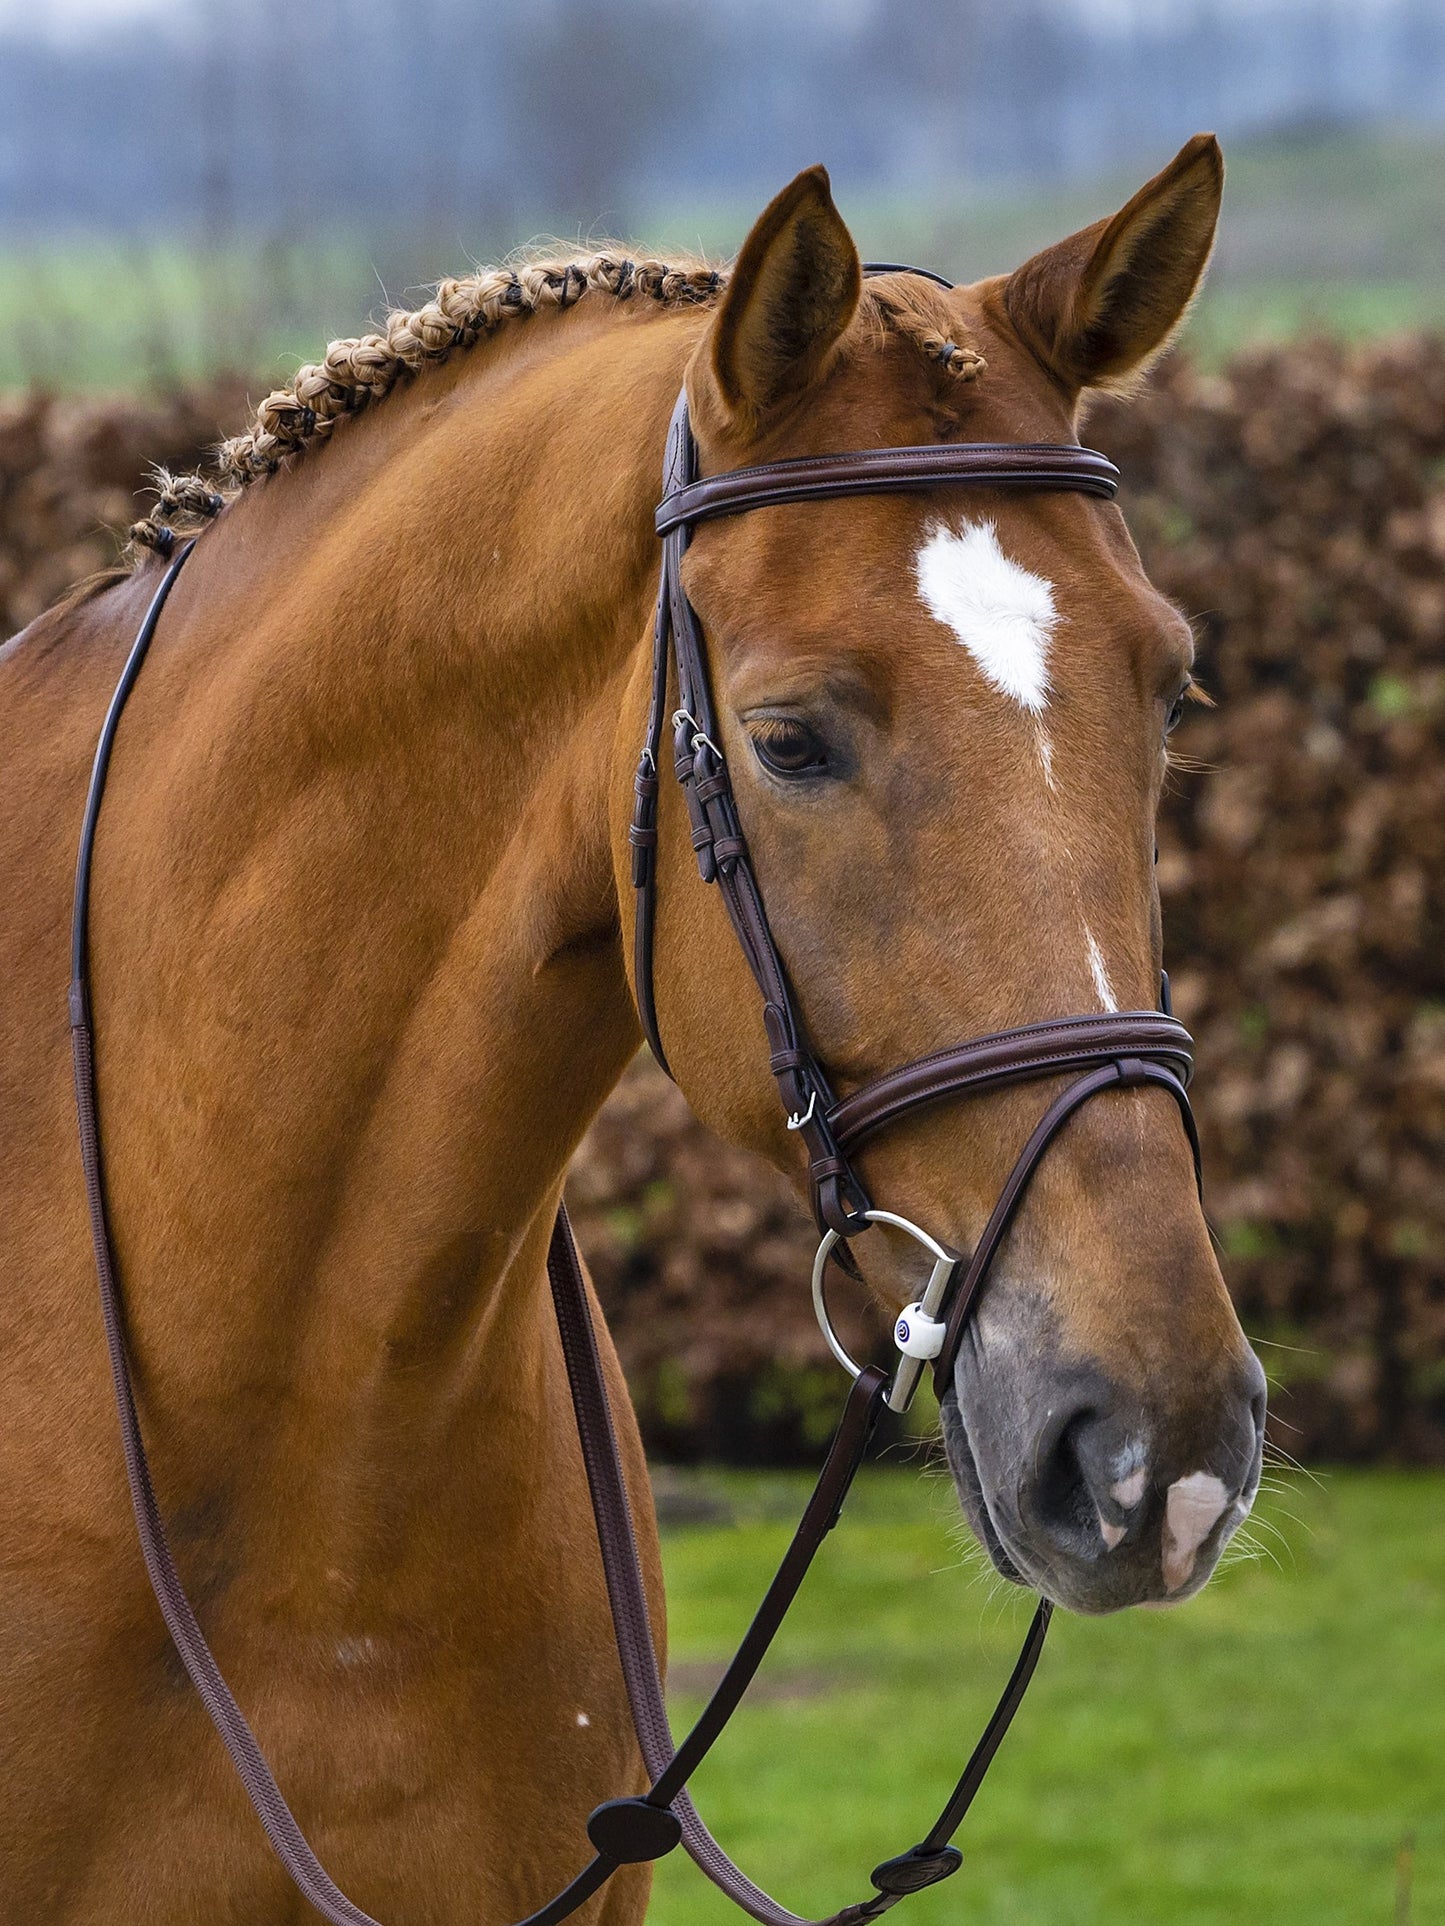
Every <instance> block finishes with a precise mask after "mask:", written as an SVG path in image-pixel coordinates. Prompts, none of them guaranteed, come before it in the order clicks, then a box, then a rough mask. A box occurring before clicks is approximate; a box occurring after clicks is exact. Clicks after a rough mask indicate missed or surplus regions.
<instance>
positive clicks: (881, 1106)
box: [826, 1010, 1194, 1151]
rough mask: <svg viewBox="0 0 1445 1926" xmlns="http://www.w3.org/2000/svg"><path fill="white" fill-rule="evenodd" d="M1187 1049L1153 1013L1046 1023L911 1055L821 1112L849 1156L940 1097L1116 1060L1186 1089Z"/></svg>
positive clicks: (1170, 1021) (1185, 1040)
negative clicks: (1150, 1069)
mask: <svg viewBox="0 0 1445 1926" xmlns="http://www.w3.org/2000/svg"><path fill="white" fill-rule="evenodd" d="M1193 1049H1194V1045H1193V1039H1192V1038H1191V1037H1190V1034H1189V1032H1188V1031H1187V1030H1186V1029H1185V1027H1184V1025H1183V1024H1182V1023H1179V1022H1176V1020H1175V1019H1174V1018H1173V1017H1172V1016H1165V1015H1164V1014H1163V1013H1162V1012H1161V1011H1158V1010H1121V1011H1119V1012H1117V1013H1115V1014H1111V1015H1108V1016H1088V1017H1052V1018H1050V1019H1048V1020H1047V1021H1045V1022H1043V1023H1031V1024H1027V1025H1026V1026H1024V1027H1023V1028H1022V1029H1018V1030H1001V1031H999V1032H997V1033H996V1034H994V1035H992V1036H986V1037H975V1038H973V1039H972V1041H971V1042H968V1043H959V1044H955V1045H954V1046H953V1048H952V1049H949V1050H938V1051H935V1052H934V1053H933V1055H931V1056H927V1057H919V1058H918V1059H917V1061H916V1062H913V1063H906V1064H904V1065H903V1066H902V1068H901V1069H898V1070H890V1071H888V1072H887V1073H886V1074H885V1075H884V1076H881V1077H877V1078H875V1079H874V1081H873V1082H872V1083H869V1084H865V1085H864V1086H863V1088H862V1089H861V1090H855V1091H854V1092H853V1093H852V1095H851V1096H847V1097H844V1098H842V1099H841V1100H840V1101H839V1102H837V1103H835V1104H832V1105H831V1106H830V1107H829V1109H828V1111H827V1113H826V1114H827V1118H828V1123H829V1125H830V1126H831V1128H832V1132H833V1136H834V1139H835V1140H836V1142H837V1145H838V1148H839V1149H840V1150H844V1151H847V1150H855V1149H857V1147H858V1146H859V1145H860V1144H862V1143H864V1142H866V1140H867V1139H868V1138H869V1137H871V1136H873V1135H874V1134H875V1132H877V1131H879V1130H884V1129H886V1128H887V1127H888V1126H889V1125H890V1124H895V1123H897V1122H898V1121H899V1120H900V1118H903V1117H906V1116H908V1115H909V1114H910V1113H911V1112H912V1111H915V1110H921V1109H923V1108H924V1106H925V1105H927V1104H931V1103H938V1102H940V1101H942V1099H943V1098H945V1097H957V1096H962V1095H964V1094H970V1095H975V1096H976V1095H979V1094H980V1093H982V1092H983V1091H986V1090H993V1089H999V1088H1001V1087H1002V1086H1004V1085H1005V1084H1015V1083H1029V1082H1033V1081H1035V1080H1036V1079H1038V1078H1040V1077H1053V1076H1060V1075H1062V1074H1063V1073H1064V1072H1066V1071H1081V1070H1090V1069H1093V1068H1095V1067H1096V1066H1097V1065H1099V1064H1104V1063H1115V1062H1117V1061H1118V1060H1119V1059H1120V1058H1124V1057H1138V1058H1140V1059H1142V1060H1144V1061H1147V1062H1152V1063H1160V1064H1163V1065H1164V1066H1165V1067H1166V1068H1168V1069H1169V1070H1171V1071H1172V1072H1173V1073H1174V1075H1175V1076H1176V1077H1177V1078H1178V1080H1179V1082H1180V1083H1181V1084H1184V1085H1187V1084H1188V1082H1189V1078H1190V1075H1191V1073H1192V1070H1193V1064H1194V1057H1193Z"/></svg>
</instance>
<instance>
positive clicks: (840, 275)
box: [707, 167, 863, 434]
mask: <svg viewBox="0 0 1445 1926" xmlns="http://www.w3.org/2000/svg"><path fill="white" fill-rule="evenodd" d="M862 287H863V276H862V270H861V268H860V267H859V264H858V250H857V248H856V247H855V246H854V245H853V237H852V235H851V234H850V233H849V232H848V230H847V228H846V227H845V226H844V225H843V219H842V216H841V215H840V214H839V212H838V210H837V208H836V207H835V206H834V205H833V196H832V192H831V190H830V188H829V184H828V173H827V169H826V168H823V167H809V168H808V169H806V170H805V172H803V173H801V174H799V176H798V178H797V179H796V180H795V181H792V182H790V183H789V185H788V186H787V187H785V188H784V189H783V191H782V193H781V194H779V195H778V197H777V199H776V200H774V201H772V202H771V203H770V204H769V205H768V206H767V207H766V208H765V209H764V210H763V212H762V214H761V215H760V216H759V217H758V220H757V222H756V224H755V225H754V227H753V229H752V232H751V233H750V234H749V235H748V238H747V239H746V240H745V241H744V242H743V245H742V252H741V253H740V254H739V255H738V258H737V261H736V263H735V264H734V266H733V270H732V273H731V275H730V276H729V278H728V285H727V291H726V293H725V294H724V295H723V299H722V305H721V307H720V308H719V309H718V314H717V319H716V320H715V321H714V323H713V326H712V329H711V331H710V335H709V352H708V362H707V365H708V368H709V371H710V373H711V375H712V381H713V386H714V388H715V391H716V399H717V400H718V401H719V402H721V404H722V408H723V412H724V414H725V416H726V417H727V422H728V426H729V427H730V428H732V429H734V430H735V431H738V432H741V433H743V434H747V433H750V432H751V431H752V430H753V429H755V428H756V427H757V426H758V425H759V423H760V422H761V421H762V420H764V419H765V418H766V417H767V416H768V415H769V414H771V413H772V412H773V411H774V410H775V409H777V408H779V407H781V406H782V405H783V403H785V402H787V401H790V400H791V399H793V397H794V396H796V395H798V394H800V393H802V391H803V390H804V389H805V388H807V387H808V385H809V384H810V383H811V382H812V381H813V380H815V379H816V377H817V376H818V374H819V373H820V372H821V371H822V369H823V366H824V364H825V363H826V361H827V359H828V356H829V354H830V353H831V351H832V349H833V347H834V345H835V343H836V342H837V340H838V337H839V336H840V335H841V334H842V332H843V330H844V329H845V328H846V327H847V325H848V323H849V322H850V321H851V320H852V318H853V312H854V310H855V309H856V307H857V306H858V296H859V294H860V293H861V291H862Z"/></svg>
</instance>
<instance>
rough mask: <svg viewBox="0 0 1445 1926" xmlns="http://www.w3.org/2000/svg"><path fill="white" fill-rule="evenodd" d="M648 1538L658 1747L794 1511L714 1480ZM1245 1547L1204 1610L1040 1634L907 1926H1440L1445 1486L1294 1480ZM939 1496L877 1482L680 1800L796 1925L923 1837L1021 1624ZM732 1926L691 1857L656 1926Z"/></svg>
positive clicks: (755, 1484) (677, 1869) (743, 1480)
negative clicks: (664, 1578)
mask: <svg viewBox="0 0 1445 1926" xmlns="http://www.w3.org/2000/svg"><path fill="white" fill-rule="evenodd" d="M703 1483H704V1488H705V1490H706V1492H707V1493H708V1494H710V1495H712V1496H714V1497H716V1498H717V1499H718V1501H719V1504H720V1506H721V1507H722V1508H724V1509H725V1511H726V1514H727V1515H726V1516H725V1517H724V1518H723V1519H722V1520H720V1521H719V1522H715V1523H709V1524H704V1525H680V1526H676V1527H672V1528H669V1529H667V1531H666V1533H665V1537H664V1553H665V1558H666V1563H667V1572H668V1582H669V1588H670V1593H671V1601H672V1602H671V1636H672V1652H673V1682H672V1692H673V1704H674V1718H675V1721H676V1722H677V1723H678V1724H679V1726H680V1725H681V1721H682V1720H683V1719H684V1718H685V1717H686V1716H687V1715H688V1714H689V1713H692V1712H695V1711H696V1710H697V1709H698V1707H699V1705H700V1703H701V1698H700V1696H699V1694H700V1693H702V1692H703V1691H705V1690H706V1689H707V1687H708V1684H709V1681H710V1680H711V1679H712V1678H713V1677H714V1676H715V1675H716V1672H717V1670H718V1668H719V1666H720V1663H721V1661H722V1660H723V1659H724V1658H725V1657H726V1656H727V1655H728V1654H729V1653H730V1652H731V1649H732V1647H733V1644H734V1643H735V1641H736V1640H737V1638H738V1637H739V1636H740V1635H741V1633H742V1630H743V1628H744V1626H745V1624H746V1621H747V1618H748V1616H749V1615H750V1612H751V1609H752V1607H753V1605H754V1604H755V1603H756V1601H757V1599H758V1598H759V1596H760V1595H761V1593H762V1591H763V1588H764V1585H765V1584H766V1581H767V1579H768V1577H769V1576H770V1575H771V1572H772V1569H773V1566H774V1563H775V1561H776V1560H777V1559H778V1558H779V1557H780V1556H781V1553H782V1551H783V1548H784V1545H785V1544H786V1541H787V1538H788V1535H789V1533H790V1530H791V1526H792V1521H793V1519H794V1517H795V1514H796V1511H797V1509H798V1507H799V1505H800V1503H801V1500H802V1496H803V1492H804V1489H805V1486H804V1483H803V1482H802V1481H800V1480H797V1479H794V1478H792V1477H790V1476H782V1475H779V1476H773V1475H767V1476H753V1475H748V1474H707V1475H706V1476H705V1478H704V1480H703ZM1256 1520H1257V1522H1256V1523H1255V1525H1254V1526H1253V1532H1254V1536H1255V1538H1256V1540H1257V1542H1258V1544H1259V1545H1260V1546H1261V1547H1262V1548H1263V1549H1262V1551H1261V1554H1260V1555H1259V1556H1257V1557H1255V1558H1252V1559H1243V1558H1240V1559H1239V1560H1238V1562H1235V1563H1234V1564H1233V1565H1232V1566H1231V1567H1230V1568H1229V1569H1227V1570H1226V1571H1225V1572H1223V1573H1222V1574H1221V1575H1220V1576H1219V1577H1218V1578H1217V1579H1216V1580H1215V1581H1214V1582H1213V1583H1212V1584H1211V1585H1210V1587H1209V1588H1208V1589H1207V1590H1206V1591H1205V1592H1204V1593H1203V1594H1202V1596H1201V1597H1200V1598H1198V1599H1197V1600H1195V1601H1194V1602H1193V1603H1191V1604H1189V1605H1187V1606H1185V1607H1183V1608H1182V1609H1180V1610H1178V1611H1172V1612H1134V1613H1129V1614H1125V1615H1124V1616H1122V1617H1118V1618H1112V1619H1104V1620H1082V1619H1074V1618H1063V1617H1061V1618H1058V1619H1056V1621H1055V1624H1054V1628H1053V1631H1052V1633H1051V1636H1050V1641H1049V1648H1048V1650H1047V1651H1046V1652H1045V1654H1044V1657H1043V1660H1042V1663H1041V1665H1040V1668H1039V1672H1038V1676H1037V1677H1036V1679H1035V1681H1034V1685H1033V1688H1032V1691H1031V1693H1030V1695H1029V1698H1028V1700H1027V1702H1026V1704H1025V1706H1024V1709H1023V1711H1022V1712H1021V1713H1020V1715H1019V1719H1018V1722H1017V1724H1016V1726H1015V1728H1014V1730H1013V1732H1012V1733H1011V1734H1010V1736H1009V1738H1008V1739H1007V1741H1006V1743H1005V1746H1004V1749H1003V1750H1002V1752H1001V1753H1000V1755H999V1757H998V1759H997V1761H996V1762H995V1765H994V1768H993V1772H992V1774H991V1776H990V1778H989V1781H988V1784H987V1786H986V1787H985V1789H984V1792H983V1794H982V1796H981V1798H980V1801H979V1804H978V1805H977V1807H976V1808H975V1811H974V1813H973V1815H972V1816H971V1817H970V1818H969V1819H968V1821H967V1822H966V1823H965V1826H964V1829H963V1832H962V1833H961V1834H960V1837H959V1844H960V1845H961V1846H962V1847H963V1849H964V1853H965V1865H964V1868H963V1871H962V1872H961V1873H959V1874H958V1875H957V1876H956V1877H955V1878H954V1879H953V1880H952V1881H950V1882H948V1883H947V1884H945V1885H943V1886H941V1887H938V1888H937V1889H935V1890H934V1891H933V1892H931V1893H927V1894H923V1895H921V1896H919V1897H917V1898H914V1899H911V1900H909V1901H906V1902H905V1903H904V1905H903V1907H902V1908H901V1910H900V1911H898V1912H897V1913H896V1914H895V1915H894V1917H896V1918H897V1919H898V1921H899V1922H900V1926H941V1923H942V1922H944V1921H949V1922H952V1921H969V1922H977V1923H978V1926H1004V1923H1005V1922H1008V1926H1022V1923H1023V1922H1028V1923H1029V1926H1159V1922H1176V1921H1178V1922H1188V1923H1189V1926H1206V1922H1208V1926H1220V1923H1221V1922H1226V1921H1230V1922H1233V1921H1249V1922H1252V1923H1253V1922H1258V1926H1326V1923H1327V1922H1328V1923H1330V1926H1333V1922H1341V1926H1366V1922H1372V1921H1380V1922H1385V1923H1386V1926H1390V1923H1392V1922H1393V1923H1395V1926H1399V1923H1401V1922H1409V1923H1410V1926H1427V1923H1428V1922H1440V1921H1445V1529H1442V1521H1445V1475H1441V1474H1426V1473H1417V1474H1409V1473H1384V1472H1381V1473H1373V1474H1369V1473H1331V1474H1327V1475H1325V1476H1323V1477H1322V1479H1321V1481H1320V1482H1319V1483H1315V1482H1313V1481H1311V1480H1308V1479H1304V1478H1292V1479H1291V1480H1290V1481H1289V1483H1288V1485H1287V1487H1286V1488H1285V1489H1283V1490H1280V1491H1271V1492H1270V1493H1269V1494H1268V1495H1267V1496H1266V1498H1265V1499H1264V1500H1263V1501H1262V1502H1261V1504H1260V1506H1259V1508H1258V1510H1257V1512H1256ZM956 1521H957V1511H956V1507H955V1506H954V1503H953V1500H952V1497H951V1494H950V1492H949V1490H948V1488H947V1486H946V1485H945V1484H944V1483H943V1482H942V1481H941V1480H939V1479H937V1478H930V1477H919V1476H918V1475H917V1474H915V1473H911V1472H907V1471H902V1470H887V1469H878V1470H875V1471H873V1472H871V1473H869V1474H866V1475H865V1476H864V1477H863V1478H861V1479H860V1481H859V1487H858V1490H857V1492H856V1493H855V1495H854V1498H853V1500H852V1501H851V1504H850V1509H849V1512H848V1515H847V1517H846V1519H845V1521H844V1524H843V1525H842V1526H841V1527H840V1528H839V1530H838V1531H837V1532H836V1533H835V1534H834V1536H833V1537H832V1539H830V1541H829V1543H828V1545H827V1546H826V1547H825V1548H824V1551H823V1553H822V1554H821V1555H820V1558H819V1564H818V1567H817V1568H816V1569H815V1571H814V1573H813V1575H812V1577H811V1578H810V1580H809V1583H808V1586H807V1587H806V1588H805V1591H804V1593H803V1596H802V1598H801V1599H800V1601H799V1603H798V1606H797V1607H796V1611H795V1615H794V1617H793V1618H792V1619H790V1621H789V1623H788V1625H787V1627H786V1629H785V1632H784V1634H783V1636H782V1638H781V1639H780V1641H779V1645H778V1647H777V1648H776V1649H775V1652H774V1654H773V1655H772V1657H771V1658H770V1660H769V1662H768V1665H767V1666H766V1667H765V1669H764V1672H763V1674H762V1676H761V1677H760V1679H759V1681H758V1684H757V1687H756V1688H755V1690H756V1693H757V1697H756V1701H750V1702H749V1704H748V1705H747V1706H746V1707H745V1708H744V1710H743V1712H742V1713H741V1714H740V1715H739V1717H738V1719H737V1721H736V1723H735V1724H734V1726H733V1727H732V1728H731V1729H730V1730H729V1731H728V1733H727V1734H726V1735H725V1737H724V1739H723V1741H722V1743H721V1745H720V1747H719V1749H718V1751H717V1753H715V1754H714V1756H713V1758H712V1759H710V1760H709V1761H708V1762H707V1763H706V1765H705V1766H704V1767H703V1769H702V1771H701V1772H700V1773H699V1775H698V1777H697V1780H696V1782H695V1784H694V1791H695V1793H696V1796H697V1799H698V1802H699V1805H700V1806H701V1808H702V1810H703V1812H704V1814H705V1816H706V1817H707V1818H708V1819H709V1822H710V1823H711V1824H712V1826H713V1827H714V1829H715V1830H716V1831H717V1833H718V1834H719V1836H720V1838H721V1840H722V1842H723V1844H724V1845H725V1846H727V1847H728V1849H729V1850H730V1851H732V1852H733V1853H734V1855H735V1856H737V1857H738V1858H740V1860H741V1862H742V1863H743V1865H744V1867H745V1868H746V1869H747V1870H748V1871H749V1872H750V1873H751V1874H752V1875H753V1876H754V1877H755V1878H757V1879H759V1880H760V1881H762V1883H763V1884H765V1885H767V1886H768V1887H769V1889H770V1890H771V1891H772V1892H773V1893H774V1895H775V1896H776V1897H778V1898H779V1899H781V1900H782V1901H783V1902H784V1903H785V1904H787V1905H789V1906H792V1907H794V1908H796V1909H799V1910H802V1911H806V1912H814V1913H817V1912H822V1911H825V1910H831V1909H833V1908H835V1907H837V1906H838V1905H840V1904H842V1903H844V1902H845V1901H848V1900H853V1899H857V1898H861V1897H863V1896H864V1895H865V1894H866V1892H867V1891H868V1890H869V1888H868V1880H867V1872H868V1869H869V1868H870V1867H871V1866H872V1865H874V1864H875V1863H876V1862H877V1861H878V1860H879V1859H881V1858H884V1857H887V1856H889V1855H891V1854H893V1853H895V1852H899V1851H901V1850H903V1849H904V1848H905V1847H906V1846H908V1845H911V1844H912V1843H913V1842H914V1840H916V1839H917V1838H918V1837H920V1836H921V1834H922V1832H923V1831H924V1830H925V1829H926V1827H927V1825H928V1824H930V1823H931V1821H932V1818H933V1815H934V1812H935V1811H936V1809H937V1807H938V1805H939V1804H940V1803H941V1801H942V1798H943V1796H944V1794H945V1793H946V1792H947V1790H948V1789H949V1788H950V1787H951V1785H952V1782H953V1779H954V1777H955V1775H956V1774H957V1772H958V1770H959V1768H960V1766H961V1764H962V1761H963V1758H964V1757H965V1756H966V1754H967V1751H968V1748H969V1747H970V1745H971V1744H972V1742H973V1739H974V1737H975V1736H976V1734H977V1732H978V1730H979V1728H980V1726H981V1724H982V1722H983V1720H984V1718H985V1717H986V1715H987V1711H988V1709H989V1707H990V1705H991V1702H992V1699H993V1696H994V1694H995V1693H996V1692H997V1690H998V1687H999V1685H1000V1684H1001V1683H1002V1680H1003V1678H1004V1677H1005V1676H1006V1673H1007V1670H1008V1667H1009V1665H1010V1664H1011V1662H1012V1657H1013V1653H1014V1651H1015V1649H1016V1646H1017V1642H1018V1639H1019V1637H1020V1636H1021V1634H1022V1629H1023V1625H1024V1623H1025V1619H1026V1615H1027V1604H1026V1602H1025V1601H1024V1600H1023V1599H1022V1598H1021V1597H1020V1596H1018V1595H1017V1594H1015V1593H1013V1592H1012V1591H1008V1592H1007V1595H1005V1593H1004V1591H1001V1590H1000V1589H999V1588H997V1587H996V1586H995V1585H994V1584H993V1583H992V1582H991V1581H990V1580H989V1579H988V1578H985V1577H983V1576H981V1575H980V1572H979V1569H978V1567H977V1565H976V1564H975V1563H973V1562H972V1561H971V1558H970V1557H969V1556H967V1555H965V1553H964V1551H963V1549H962V1546H961V1540H960V1537H959V1534H958V1531H957V1523H956ZM735 1917H736V1915H735V1914H733V1913H732V1912H731V1911H730V1909H729V1908H728V1906H727V1905H726V1903H725V1902H724V1901H722V1899H721V1898H720V1897H719V1896H718V1895H717V1894H716V1893H715V1892H714V1891H713V1890H712V1888H711V1887H709V1886H707V1885H706V1884H705V1882H704V1881H703V1879H702V1877H701V1875H700V1874H698V1873H697V1872H696V1870H695V1869H694V1868H693V1867H692V1866H691V1864H690V1863H689V1862H688V1861H686V1860H685V1859H684V1857H683V1855H682V1854H681V1853H679V1854H676V1855H675V1856H674V1857H673V1858H672V1859H669V1860H667V1861H665V1862H664V1863H663V1865H662V1866H661V1867H660V1868H659V1871H658V1877H657V1887H656V1896H655V1899H654V1902H653V1908H652V1912H651V1914H650V1921H651V1926H713V1922H718V1926H721V1922H723V1921H725V1920H731V1919H734V1918H735Z"/></svg>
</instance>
